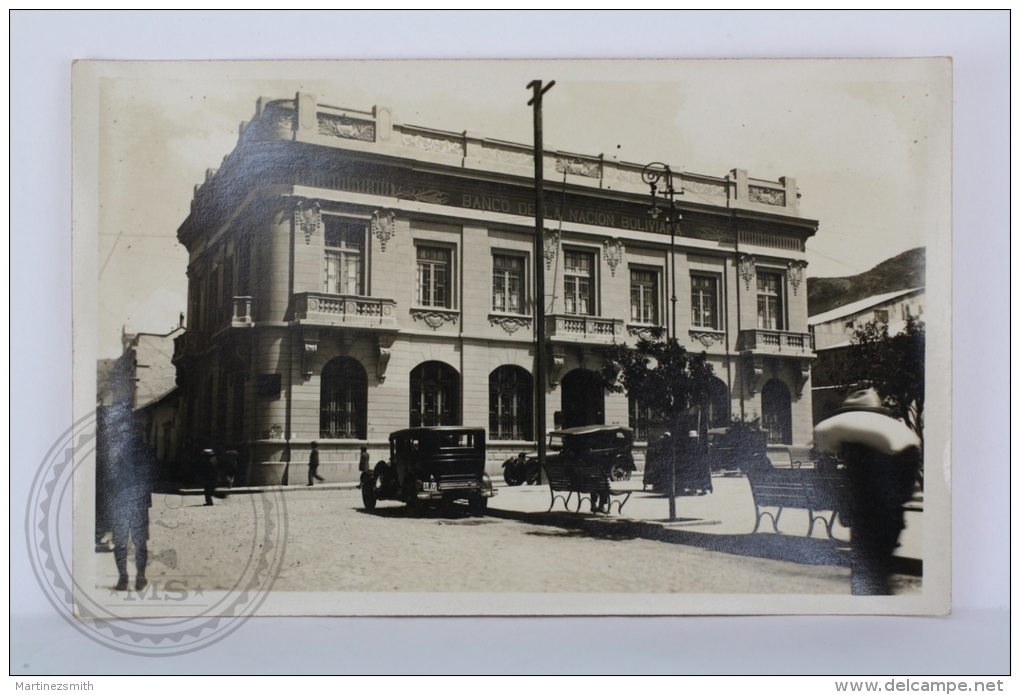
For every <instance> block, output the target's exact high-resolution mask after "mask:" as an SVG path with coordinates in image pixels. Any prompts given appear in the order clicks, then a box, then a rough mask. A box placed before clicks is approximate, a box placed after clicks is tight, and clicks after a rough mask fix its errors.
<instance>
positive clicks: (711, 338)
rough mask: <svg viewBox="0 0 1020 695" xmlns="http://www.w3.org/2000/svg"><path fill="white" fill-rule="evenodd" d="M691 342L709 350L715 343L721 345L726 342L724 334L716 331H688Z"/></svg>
mask: <svg viewBox="0 0 1020 695" xmlns="http://www.w3.org/2000/svg"><path fill="white" fill-rule="evenodd" d="M690 336H691V341H692V342H694V341H697V342H699V343H701V344H702V345H704V346H705V347H706V348H710V347H712V346H713V345H715V344H716V343H717V342H718V343H720V344H722V343H723V342H724V341H725V340H726V334H725V333H720V332H718V331H694V330H692V331H690Z"/></svg>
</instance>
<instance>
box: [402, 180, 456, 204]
mask: <svg viewBox="0 0 1020 695" xmlns="http://www.w3.org/2000/svg"><path fill="white" fill-rule="evenodd" d="M392 195H393V197H394V198H399V199H401V200H413V201H414V202H416V203H432V204H434V205H446V204H447V203H449V202H450V196H449V195H447V194H446V193H443V192H442V191H437V190H435V189H434V188H419V187H418V186H398V185H396V184H394V186H393V192H392Z"/></svg>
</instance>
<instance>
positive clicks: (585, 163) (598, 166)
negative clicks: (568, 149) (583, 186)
mask: <svg viewBox="0 0 1020 695" xmlns="http://www.w3.org/2000/svg"><path fill="white" fill-rule="evenodd" d="M556 171H558V172H560V173H561V174H575V175H577V176H586V177H588V178H590V179H597V178H601V177H602V163H601V162H599V161H595V160H591V159H581V158H579V157H574V158H571V159H567V158H566V157H557V158H556Z"/></svg>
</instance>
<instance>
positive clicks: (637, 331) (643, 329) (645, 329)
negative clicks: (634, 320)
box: [627, 325, 658, 340]
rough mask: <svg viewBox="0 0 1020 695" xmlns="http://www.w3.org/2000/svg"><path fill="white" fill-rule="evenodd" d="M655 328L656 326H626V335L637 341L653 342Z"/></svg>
mask: <svg viewBox="0 0 1020 695" xmlns="http://www.w3.org/2000/svg"><path fill="white" fill-rule="evenodd" d="M657 328H658V327H657V326H641V325H631V326H627V333H629V334H630V335H632V336H634V337H635V338H637V339H638V340H653V339H654V338H655V334H656V329H657Z"/></svg>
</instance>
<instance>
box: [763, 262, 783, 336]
mask: <svg viewBox="0 0 1020 695" xmlns="http://www.w3.org/2000/svg"><path fill="white" fill-rule="evenodd" d="M758 328H764V329H766V330H773V331H781V330H783V276H782V274H781V273H767V272H759V273H758Z"/></svg>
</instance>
